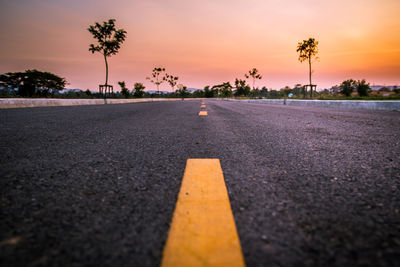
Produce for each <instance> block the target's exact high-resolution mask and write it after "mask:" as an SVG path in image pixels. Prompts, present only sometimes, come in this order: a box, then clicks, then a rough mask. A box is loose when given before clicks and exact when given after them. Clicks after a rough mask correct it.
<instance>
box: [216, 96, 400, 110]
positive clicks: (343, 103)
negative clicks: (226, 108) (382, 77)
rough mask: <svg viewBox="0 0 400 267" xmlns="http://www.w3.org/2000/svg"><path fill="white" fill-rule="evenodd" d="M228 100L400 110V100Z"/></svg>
mask: <svg viewBox="0 0 400 267" xmlns="http://www.w3.org/2000/svg"><path fill="white" fill-rule="evenodd" d="M223 100H226V101H237V102H249V103H264V104H277V105H288V106H313V107H331V108H357V109H371V110H397V111H400V101H359V100H298V99H243V100H241V99H230V98H225V99H223Z"/></svg>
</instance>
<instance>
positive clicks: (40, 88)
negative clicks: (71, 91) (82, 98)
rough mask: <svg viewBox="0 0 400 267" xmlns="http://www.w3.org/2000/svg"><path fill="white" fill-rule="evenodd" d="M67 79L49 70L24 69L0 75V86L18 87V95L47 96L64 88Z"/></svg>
mask: <svg viewBox="0 0 400 267" xmlns="http://www.w3.org/2000/svg"><path fill="white" fill-rule="evenodd" d="M66 84H67V81H66V80H65V78H61V77H59V76H57V75H55V74H53V73H50V72H42V71H38V70H35V69H34V70H26V71H25V72H8V73H5V74H2V75H0V86H4V87H6V88H8V87H11V88H12V89H14V88H17V89H18V95H20V96H38V95H39V96H40V95H42V96H48V94H49V93H54V92H56V91H59V90H62V89H64V88H65V85H66Z"/></svg>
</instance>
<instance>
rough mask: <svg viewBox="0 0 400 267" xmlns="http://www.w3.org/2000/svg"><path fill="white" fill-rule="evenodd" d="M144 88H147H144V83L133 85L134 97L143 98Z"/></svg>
mask: <svg viewBox="0 0 400 267" xmlns="http://www.w3.org/2000/svg"><path fill="white" fill-rule="evenodd" d="M144 88H146V87H144V85H143V83H135V84H134V85H133V90H132V91H133V92H132V93H133V96H134V97H143V95H144Z"/></svg>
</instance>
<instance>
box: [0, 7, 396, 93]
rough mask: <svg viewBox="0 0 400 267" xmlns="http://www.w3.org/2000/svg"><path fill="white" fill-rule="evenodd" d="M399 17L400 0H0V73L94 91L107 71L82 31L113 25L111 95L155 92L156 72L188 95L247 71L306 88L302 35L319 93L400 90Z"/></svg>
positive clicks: (269, 81) (273, 84)
mask: <svg viewBox="0 0 400 267" xmlns="http://www.w3.org/2000/svg"><path fill="white" fill-rule="evenodd" d="M82 2H83V3H82ZM399 11H400V1H399V0H352V1H348V0H335V1H334V0H330V1H328V0H303V1H302V0H285V1H282V0H199V1H197V0H195V1H191V0H141V1H132V0H130V1H129V0H119V1H118V0H115V1H111V0H110V1H105V0H102V1H101V0H90V1H78V0H68V1H67V0H0V36H1V42H0V45H1V49H0V73H4V72H9V71H23V70H25V69H33V68H36V69H39V70H42V71H50V72H53V73H55V74H57V75H60V76H63V77H65V78H66V79H67V81H68V82H69V83H70V84H69V85H68V87H69V88H81V89H86V88H89V89H91V90H93V91H95V90H97V87H98V84H102V83H104V80H105V66H104V61H103V58H102V56H101V55H100V54H94V55H92V54H91V53H90V52H89V51H88V47H89V44H90V43H92V42H94V39H92V37H91V36H90V34H89V32H88V31H87V30H86V29H87V27H88V26H89V25H90V24H93V23H94V22H95V21H99V22H102V21H104V20H108V19H109V18H115V19H116V20H117V21H116V24H117V27H118V28H123V29H125V30H126V31H127V32H128V35H127V39H126V41H125V43H124V44H123V45H122V48H121V50H120V52H119V53H118V54H117V55H115V56H112V57H111V58H110V59H109V66H110V70H109V71H110V72H109V73H110V76H109V80H110V82H111V84H113V85H114V86H115V87H116V88H118V85H117V82H118V81H126V83H127V85H128V87H129V88H132V86H133V83H134V82H143V83H144V84H145V86H146V90H147V89H149V90H150V89H154V86H152V85H151V84H150V83H149V82H148V81H146V79H145V78H146V76H149V75H150V73H151V70H152V69H153V68H154V67H156V66H157V67H158V66H163V67H165V68H166V69H167V72H169V73H170V74H174V75H178V76H179V77H180V83H183V84H185V85H187V86H188V87H194V88H203V87H204V86H205V85H214V84H219V83H222V82H225V81H230V82H231V83H233V82H234V79H235V78H236V77H237V78H244V73H246V72H247V71H248V70H249V69H251V68H253V67H255V68H258V69H259V70H260V72H261V74H262V75H263V79H262V80H261V81H257V83H256V86H259V87H262V86H267V87H268V88H275V89H279V88H282V87H284V86H285V85H289V86H293V85H294V84H296V83H302V84H305V83H307V79H308V69H307V68H308V66H307V64H306V63H300V62H299V61H298V60H297V58H298V55H297V52H296V46H297V43H298V42H299V41H302V40H303V39H308V38H309V37H314V38H316V39H317V40H318V41H319V43H320V44H319V51H320V53H319V58H320V59H319V61H318V62H316V63H315V64H314V65H313V68H314V74H313V80H314V81H315V83H316V84H318V88H320V89H321V88H329V87H331V86H332V85H335V84H339V83H340V82H341V81H343V80H345V79H348V78H354V79H363V78H365V79H366V80H367V81H368V82H370V83H371V84H385V85H400V30H399V29H400V16H399ZM160 89H161V90H170V87H169V86H167V84H163V85H161V87H160Z"/></svg>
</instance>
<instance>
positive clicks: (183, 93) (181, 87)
mask: <svg viewBox="0 0 400 267" xmlns="http://www.w3.org/2000/svg"><path fill="white" fill-rule="evenodd" d="M186 89H187V87H186V86H184V85H183V84H178V90H176V93H177V94H178V95H179V96H180V97H181V98H182V100H183V99H184V98H185V97H186V96H188V95H189V92H188V90H186Z"/></svg>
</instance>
